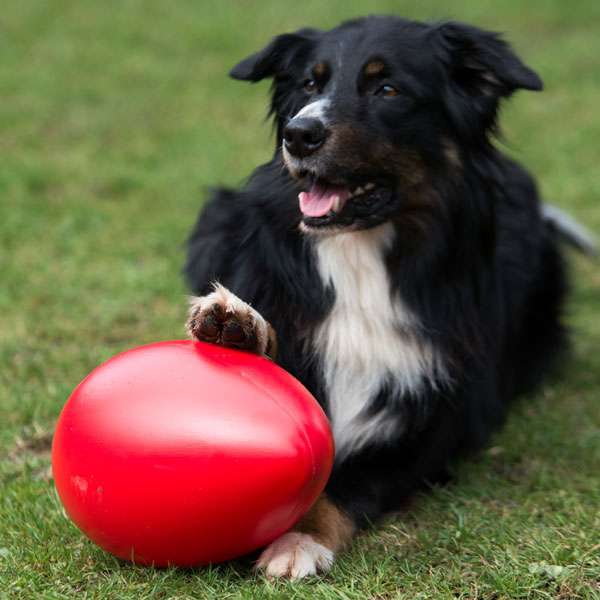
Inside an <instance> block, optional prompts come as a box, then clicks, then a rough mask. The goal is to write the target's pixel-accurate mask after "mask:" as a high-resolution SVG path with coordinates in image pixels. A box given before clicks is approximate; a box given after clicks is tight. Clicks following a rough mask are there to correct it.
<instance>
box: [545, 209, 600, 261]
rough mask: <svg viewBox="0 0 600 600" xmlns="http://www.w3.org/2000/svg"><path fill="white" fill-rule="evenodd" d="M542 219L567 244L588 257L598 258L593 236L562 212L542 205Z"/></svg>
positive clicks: (596, 245)
mask: <svg viewBox="0 0 600 600" xmlns="http://www.w3.org/2000/svg"><path fill="white" fill-rule="evenodd" d="M542 217H543V218H544V221H546V223H547V224H548V225H549V226H550V227H551V228H552V229H553V230H554V231H556V233H557V234H558V235H559V236H560V237H561V238H562V239H563V241H565V242H566V243H567V244H570V245H571V246H573V247H574V248H576V249H577V250H579V251H580V252H582V253H583V254H587V255H588V256H598V244H597V243H596V240H595V239H594V235H593V234H592V233H591V232H590V231H589V229H587V228H586V227H584V226H583V225H582V224H581V223H578V222H577V221H576V220H575V219H574V218H573V217H571V215H569V214H567V213H566V212H565V211H564V210H561V209H560V208H557V207H556V206H554V205H552V204H546V203H544V204H542Z"/></svg>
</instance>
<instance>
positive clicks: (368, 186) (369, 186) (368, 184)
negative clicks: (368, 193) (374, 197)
mask: <svg viewBox="0 0 600 600" xmlns="http://www.w3.org/2000/svg"><path fill="white" fill-rule="evenodd" d="M374 187H375V184H374V183H367V185H365V190H372V189H373V188H374Z"/></svg>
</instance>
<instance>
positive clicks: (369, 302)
mask: <svg viewBox="0 0 600 600" xmlns="http://www.w3.org/2000/svg"><path fill="white" fill-rule="evenodd" d="M394 237H395V231H394V227H393V225H392V224H391V223H385V224H383V225H380V226H378V227H375V228H372V229H368V230H362V231H355V232H349V233H340V234H337V235H331V236H324V237H320V238H316V240H315V250H316V256H317V263H318V268H319V272H320V275H321V278H322V280H323V283H324V285H325V286H332V287H333V289H334V291H335V301H334V304H333V307H332V309H331V311H330V313H329V314H328V315H327V317H326V318H325V320H324V321H323V322H322V323H321V324H320V325H319V327H318V328H317V330H316V334H315V338H314V344H315V349H316V351H317V353H318V355H319V358H320V364H321V367H322V369H323V375H324V379H325V385H326V394H327V399H326V400H327V409H328V412H329V416H330V418H331V420H332V425H333V433H334V437H335V441H336V458H337V459H338V460H340V459H343V458H344V457H346V456H348V455H349V454H351V453H353V452H355V451H357V450H359V449H360V448H362V447H364V446H366V445H370V444H372V443H373V442H376V441H377V442H384V443H385V441H387V440H388V439H389V438H390V436H391V435H396V436H397V435H398V427H399V426H400V427H401V426H402V424H399V423H398V416H397V414H398V411H395V412H394V411H393V410H391V409H393V408H394V407H393V406H386V407H385V408H384V409H382V410H380V411H378V412H374V413H371V412H370V411H369V410H368V409H369V407H370V405H371V403H372V401H373V400H374V399H375V397H376V396H377V395H378V394H379V393H380V392H381V391H382V390H383V389H384V388H385V389H386V391H387V392H388V395H389V396H390V398H393V397H396V398H399V399H401V398H402V396H405V395H407V394H410V395H413V396H416V395H418V394H419V393H420V391H421V389H422V387H423V385H424V383H426V382H427V381H430V382H431V381H436V380H439V379H440V378H442V377H443V374H444V368H443V365H442V364H441V361H440V359H439V357H438V355H437V353H436V352H435V349H434V348H433V347H432V346H431V344H430V343H429V342H428V341H427V340H426V339H425V338H424V336H423V335H422V333H421V332H420V323H419V322H418V319H417V317H416V316H415V315H414V314H412V312H411V311H410V310H409V309H408V308H407V307H406V306H405V305H404V303H403V302H402V299H401V298H400V297H399V295H392V293H391V289H390V281H389V276H388V271H387V268H386V264H385V253H386V251H387V250H389V249H390V248H391V246H392V244H393V242H394ZM390 392H391V393H390Z"/></svg>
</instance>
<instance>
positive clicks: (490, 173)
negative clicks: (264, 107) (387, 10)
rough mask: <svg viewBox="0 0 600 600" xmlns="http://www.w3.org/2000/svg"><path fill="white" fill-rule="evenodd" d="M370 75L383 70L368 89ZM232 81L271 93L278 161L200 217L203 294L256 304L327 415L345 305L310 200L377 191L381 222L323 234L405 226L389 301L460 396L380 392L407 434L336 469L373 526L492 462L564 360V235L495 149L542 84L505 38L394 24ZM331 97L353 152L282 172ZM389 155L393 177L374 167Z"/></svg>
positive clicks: (289, 53)
mask: <svg viewBox="0 0 600 600" xmlns="http://www.w3.org/2000/svg"><path fill="white" fill-rule="evenodd" d="M340 48H341V50H340ZM336 49H337V50H336ZM336 52H338V53H340V52H341V54H335V53H336ZM336 59H342V62H341V64H342V66H341V67H339V62H336ZM373 59H376V60H379V61H381V62H382V63H384V65H385V69H384V70H383V71H382V72H381V73H380V74H379V75H378V76H377V77H375V78H374V79H368V80H366V79H365V80H363V79H361V69H362V68H363V66H364V64H365V63H366V62H368V61H370V60H373ZM319 62H321V63H326V64H327V65H328V74H327V76H323V75H321V80H318V81H317V85H318V88H317V89H316V91H310V93H309V92H307V91H306V89H305V88H307V87H312V84H311V85H309V86H306V85H304V87H303V84H304V82H305V80H306V79H307V78H308V79H310V80H311V81H312V79H313V78H315V77H316V76H315V75H314V72H313V71H311V68H312V67H313V65H314V64H316V63H319ZM231 75H232V76H233V77H235V78H237V79H242V80H249V81H258V80H260V79H263V78H265V77H273V101H272V112H273V115H274V118H275V123H276V130H277V134H276V136H277V140H276V149H275V154H274V156H273V159H272V161H271V162H269V163H268V164H266V165H263V166H261V167H259V168H258V169H257V170H256V171H255V172H254V173H253V175H252V176H251V177H250V179H249V181H248V182H247V184H246V185H245V186H244V187H243V188H242V189H240V190H230V189H221V190H217V191H216V192H214V194H213V196H212V198H211V199H210V201H209V202H208V204H207V205H206V206H205V207H204V209H203V211H202V213H201V215H200V218H199V220H198V222H197V224H196V227H195V229H194V231H193V233H192V235H191V237H190V240H189V250H188V259H187V264H186V267H185V273H186V276H187V279H188V282H189V284H190V286H191V288H192V289H193V290H194V292H196V293H199V294H205V293H208V292H209V291H210V284H211V282H212V281H215V280H218V281H219V282H221V283H222V284H223V285H225V286H226V287H227V288H229V289H230V290H231V291H232V292H234V293H235V294H236V295H238V296H239V297H240V298H242V299H243V300H245V301H247V302H249V303H250V304H252V306H253V307H254V308H256V309H257V310H258V311H259V312H260V313H261V314H262V315H263V316H264V317H265V318H266V319H267V320H268V321H270V322H271V324H272V325H273V327H274V329H275V331H276V332H277V334H278V340H279V351H278V362H279V363H280V364H281V365H282V366H283V367H284V368H285V369H287V370H288V371H290V372H291V373H292V374H294V375H295V376H296V377H298V378H299V379H300V380H301V381H302V382H303V383H304V384H305V385H306V386H307V387H308V389H309V390H311V391H312V392H313V393H314V395H315V396H316V397H317V399H318V400H319V401H320V402H321V403H322V404H323V406H324V407H325V409H326V410H327V398H326V393H325V389H324V384H323V381H322V377H321V374H320V370H319V367H320V365H319V362H318V358H317V357H316V356H315V355H314V353H312V352H311V351H310V344H307V340H309V341H310V338H311V335H312V334H313V332H314V331H315V328H316V327H317V326H318V325H319V323H321V322H322V320H323V319H324V318H325V317H326V315H327V314H328V311H329V310H330V309H331V307H332V305H333V302H334V299H335V292H334V291H333V290H332V289H331V288H326V287H324V284H323V282H322V281H321V278H320V276H319V273H318V271H317V266H316V262H315V257H314V254H313V248H312V246H313V244H314V240H315V235H321V234H320V233H319V232H318V227H319V223H313V221H311V220H310V219H304V222H305V224H308V225H309V226H312V225H315V231H316V233H314V232H313V233H309V234H306V233H303V232H301V231H300V230H299V225H300V223H301V221H302V220H303V217H302V215H301V213H300V211H299V209H298V200H297V197H298V193H299V192H300V191H302V190H306V189H307V185H309V184H310V182H311V181H312V182H313V183H314V181H315V180H319V181H327V182H336V183H339V182H347V183H348V184H350V183H352V185H354V183H355V182H358V181H360V180H366V179H367V178H371V177H372V178H374V179H375V180H376V181H377V182H378V184H379V183H381V186H382V190H383V191H382V192H379V195H377V194H375V195H374V196H373V198H372V202H371V204H367V205H361V204H360V203H353V204H352V207H351V208H352V211H354V212H348V214H347V215H346V216H345V219H342V218H341V217H339V219H338V217H336V216H334V217H332V218H333V221H331V220H327V219H329V217H324V218H323V219H325V220H323V223H325V224H326V225H327V226H331V224H332V222H333V225H335V226H337V227H339V228H343V227H350V228H354V229H360V228H368V227H372V226H375V225H377V224H379V223H381V222H383V221H391V222H392V223H393V224H394V227H395V229H396V232H397V235H396V239H395V242H394V245H393V247H392V248H391V249H390V250H389V251H388V253H387V255H386V257H385V260H386V268H387V272H388V275H389V279H390V282H391V286H392V289H393V291H394V292H397V293H398V294H400V295H401V297H402V299H403V301H404V303H405V304H406V305H407V306H408V307H409V308H410V309H411V310H412V312H413V313H414V314H415V315H416V316H417V317H418V318H419V320H420V323H421V324H422V329H421V332H420V335H421V336H423V339H426V340H428V342H430V343H431V344H432V345H433V346H434V347H436V348H437V349H438V350H439V352H440V353H441V354H442V356H443V357H444V358H445V360H446V364H447V365H449V367H448V368H449V371H450V375H451V384H449V385H446V386H442V387H439V386H434V385H431V386H427V387H425V389H424V390H423V391H422V392H421V393H420V394H419V397H418V398H415V397H410V396H407V397H405V398H401V399H398V398H390V397H389V391H388V389H387V388H386V385H385V384H384V383H383V384H382V387H381V392H380V394H379V395H378V396H377V397H376V398H375V399H373V400H372V404H371V406H370V407H368V410H378V409H379V408H380V407H381V406H382V405H388V404H390V403H391V402H392V401H393V402H394V405H395V406H396V407H397V408H396V409H395V410H396V411H397V413H398V417H399V422H401V423H402V425H403V427H402V429H399V432H400V431H402V433H401V434H400V433H399V434H398V436H397V438H396V439H394V440H393V441H391V442H388V443H386V444H381V445H378V444H370V445H369V446H368V447H367V448H366V449H363V450H361V451H360V452H358V453H354V454H351V455H350V456H349V457H347V458H346V459H345V460H342V461H338V462H336V465H335V467H334V472H333V475H332V477H331V480H330V482H329V484H328V487H327V492H328V494H329V496H330V497H331V498H332V499H333V500H334V501H336V502H337V503H338V504H339V505H340V506H341V507H342V508H343V509H344V510H345V511H347V512H348V514H350V515H351V516H352V517H353V518H354V519H355V521H356V522H357V523H358V524H359V525H365V524H366V523H367V522H370V521H372V520H374V519H376V518H377V517H378V516H380V515H381V514H382V513H383V512H385V511H388V510H392V509H394V508H396V507H397V506H399V504H400V503H401V502H402V501H403V500H404V499H405V498H406V497H407V496H408V495H410V494H411V493H412V492H414V491H415V490H416V489H417V488H419V487H420V486H422V485H423V484H425V483H428V482H436V481H441V480H443V479H445V478H446V475H447V468H448V464H449V461H450V460H451V459H453V458H454V457H456V456H457V455H459V454H460V453H462V452H464V451H466V450H473V449H477V448H479V447H481V445H482V444H484V443H485V442H486V440H487V439H488V438H489V435H490V433H491V432H492V431H493V430H494V428H496V427H497V426H499V425H500V424H501V422H502V420H503V418H504V416H505V412H506V409H507V407H508V405H509V403H510V401H511V399H512V398H513V397H514V396H515V395H517V394H519V393H522V392H523V391H526V390H530V389H532V387H533V386H534V385H535V384H536V383H538V382H539V381H540V378H541V377H542V376H543V375H544V374H545V373H546V372H547V371H548V368H549V367H550V366H551V364H552V362H553V361H554V360H555V359H556V357H557V356H558V355H559V353H560V351H561V350H562V349H563V347H564V345H565V332H564V329H563V327H562V326H561V324H560V313H561V306H562V302H563V298H564V295H565V291H566V283H565V275H564V269H563V266H562V260H561V256H560V253H559V250H558V248H557V244H556V241H555V238H554V234H553V231H552V229H551V228H550V227H548V226H547V224H546V223H545V222H544V220H543V219H542V217H541V214H540V205H539V200H538V195H537V192H536V188H535V184H534V182H533V180H532V178H531V177H530V176H529V175H528V174H527V172H526V171H525V170H523V169H522V168H521V167H520V166H518V165H517V164H515V163H514V162H512V161H511V160H509V159H508V158H506V157H505V156H504V155H503V154H502V153H501V152H500V151H499V150H498V149H496V148H495V146H494V145H493V144H492V141H491V137H492V136H493V134H494V133H495V132H496V128H497V125H496V123H497V115H498V107H499V103H500V101H501V99H502V98H504V97H507V96H509V95H510V94H512V93H513V92H514V91H516V90H518V89H520V88H524V89H529V90H539V89H541V85H542V84H541V81H540V79H539V77H538V76H537V75H536V74H535V73H534V72H533V71H532V70H530V69H529V68H527V67H525V66H524V65H523V64H522V63H521V61H520V60H519V59H518V58H517V57H516V56H515V55H514V53H513V52H512V51H511V50H510V48H509V47H508V45H507V44H506V43H505V42H503V41H502V40H501V38H500V37H499V36H498V35H496V34H492V33H488V32H484V31H481V30H479V29H476V28H474V27H469V26H466V25H462V24H457V23H445V24H436V25H425V24H421V23H415V22H410V21H405V20H402V19H398V18H395V17H369V18H366V19H360V20H356V21H352V22H348V23H345V24H343V25H341V26H340V27H339V28H336V29H334V30H331V31H329V32H320V31H316V30H308V29H307V30H301V31H299V32H297V33H292V34H285V35H282V36H279V37H277V38H276V39H275V40H273V42H271V44H269V45H268V46H267V47H266V48H265V49H264V50H262V51H261V52H259V53H257V54H255V55H252V56H251V57H249V58H248V59H246V60H244V61H243V62H241V63H240V64H239V65H237V66H236V67H235V68H234V69H233V70H232V72H231ZM334 83H335V87H334ZM385 85H390V86H392V87H393V88H394V90H395V92H398V93H397V94H396V93H394V92H389V88H385V89H384V88H383V87H382V86H385ZM332 90H333V91H332ZM382 90H383V91H382ZM384 93H386V94H387V93H389V97H387V96H383V94H384ZM328 94H329V97H330V98H331V101H332V105H331V111H332V112H331V116H332V120H333V124H332V128H335V127H336V126H337V125H338V124H342V125H348V124H350V125H351V126H352V135H353V136H354V137H352V139H351V140H350V141H349V142H348V143H351V144H352V143H353V144H355V145H354V146H353V147H350V148H348V147H347V144H346V147H341V146H340V147H331V149H330V150H326V149H325V150H323V153H324V154H323V157H322V158H319V161H320V162H318V163H317V162H310V161H309V164H308V167H307V170H306V172H305V171H304V170H303V169H299V170H298V171H297V172H295V173H293V175H294V177H292V176H291V175H290V171H289V169H286V168H285V167H284V164H283V162H282V153H281V145H282V137H283V134H284V130H285V126H286V124H287V122H288V121H289V119H290V118H291V117H293V116H294V115H295V114H296V113H297V112H298V111H299V110H300V109H301V108H302V107H303V106H304V105H306V104H307V103H309V102H312V101H314V100H316V99H318V98H319V97H321V96H326V95H328ZM346 141H348V140H347V139H346ZM378 145H383V146H385V148H386V155H387V157H388V158H387V161H388V162H386V160H383V159H382V158H381V157H377V156H375V154H376V149H377V147H378ZM365 148H366V149H369V148H372V149H375V150H374V151H368V152H367V151H366V150H365V151H364V152H363V150H364V149H365ZM325 153H326V154H325ZM315 161H316V159H315ZM352 161H356V164H353V162H352ZM415 173H418V174H419V177H417V178H416V179H415V177H414V174H415ZM348 210H349V211H350V209H348ZM361 211H362V212H361ZM336 219H338V220H336ZM317 221H318V219H317ZM326 221H327V222H326ZM334 235H335V234H334ZM337 235H343V233H341V234H340V233H338V234H337ZM373 318H377V315H376V314H374V315H373ZM351 326H352V323H348V327H351Z"/></svg>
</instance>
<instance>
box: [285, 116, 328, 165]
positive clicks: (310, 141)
mask: <svg viewBox="0 0 600 600" xmlns="http://www.w3.org/2000/svg"><path fill="white" fill-rule="evenodd" d="M326 137H327V130H326V129H325V126H324V125H323V123H321V121H319V119H313V118H308V117H306V118H295V119H292V120H291V121H290V122H289V123H288V124H287V125H286V126H285V129H284V130H283V143H284V145H285V149H286V150H287V151H288V152H289V153H290V154H292V155H293V156H297V157H298V158H303V157H305V156H308V155H310V154H312V153H313V152H315V151H316V150H318V149H319V148H320V147H321V146H322V145H323V142H324V141H325V138H326Z"/></svg>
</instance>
